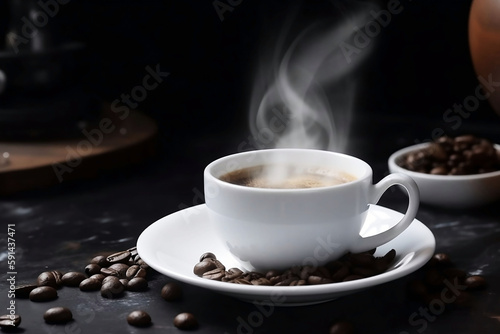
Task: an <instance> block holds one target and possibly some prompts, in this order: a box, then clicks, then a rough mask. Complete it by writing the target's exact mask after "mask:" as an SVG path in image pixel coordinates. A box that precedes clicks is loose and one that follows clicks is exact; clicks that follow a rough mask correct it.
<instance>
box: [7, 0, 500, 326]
mask: <svg viewBox="0 0 500 334" xmlns="http://www.w3.org/2000/svg"><path fill="white" fill-rule="evenodd" d="M238 2H239V1H234V2H233V3H238ZM470 2H471V1H469V0H461V1H451V0H450V1H440V2H435V1H430V0H423V1H416V0H414V1H410V0H407V1H401V3H402V5H403V6H404V8H405V10H404V11H403V12H402V13H401V14H400V15H399V16H397V17H394V20H393V21H392V23H391V25H389V26H388V27H387V29H386V30H384V31H383V32H381V34H380V35H379V36H377V38H376V40H374V41H376V42H377V43H376V45H377V47H376V49H375V51H374V52H373V54H372V56H371V57H369V58H368V60H367V63H366V64H365V66H364V67H363V68H362V69H360V72H359V73H358V74H359V80H358V85H357V94H356V95H355V100H354V113H353V123H352V124H351V131H350V137H349V138H348V143H349V146H348V149H347V152H348V153H351V154H353V155H356V156H359V157H361V158H362V159H364V160H366V161H367V162H368V163H370V164H371V165H372V166H373V168H374V182H376V181H378V180H380V179H381V178H382V177H383V176H384V175H385V174H386V173H387V172H388V168H387V164H386V161H387V158H388V157H389V155H390V154H391V153H392V152H394V151H396V150H397V149H399V148H402V147H404V146H408V145H412V144H414V143H416V142H421V141H424V140H428V139H430V138H431V136H432V133H433V131H434V130H435V129H440V128H442V129H444V130H445V131H446V132H449V133H451V134H455V133H473V134H476V135H478V136H485V137H488V138H490V139H492V140H493V141H495V142H497V143H498V142H500V135H499V134H500V131H499V130H500V118H499V117H498V116H497V115H495V113H494V112H493V111H492V110H491V108H490V107H489V106H488V104H487V103H482V104H481V105H480V106H479V107H478V109H477V110H475V111H474V112H473V113H471V115H470V117H467V118H463V119H461V121H462V122H461V124H460V126H459V127H458V128H452V127H451V125H454V124H451V123H447V122H445V120H444V119H443V114H444V112H445V111H446V110H447V109H448V108H452V106H453V105H454V104H455V103H463V101H464V99H465V98H466V97H467V96H470V95H472V94H474V91H475V88H476V87H477V84H478V82H477V78H476V77H475V75H474V72H473V68H472V64H471V61H470V56H469V52H468V43H467V16H468V7H469V6H470ZM307 3H308V4H309V5H308V6H307V8H306V9H304V10H303V11H301V16H300V20H297V22H298V23H299V22H301V23H304V24H303V25H301V24H298V28H297V29H298V30H300V27H304V26H307V23H308V22H314V21H315V20H316V19H318V18H325V17H329V15H331V20H337V19H338V17H339V15H340V14H339V13H340V12H339V8H341V7H342V6H340V5H339V4H343V5H344V6H347V4H348V3H352V2H346V1H308V2H307ZM334 3H336V5H335V6H332V4H334ZM363 3H364V2H361V1H358V2H356V4H359V5H362V4H363ZM372 3H373V2H372ZM377 3H378V4H379V5H380V6H381V7H380V8H384V7H385V6H386V5H387V2H386V1H377ZM365 4H366V3H365ZM0 6H3V7H2V11H0V15H5V11H4V9H5V8H4V7H5V4H1V5H0ZM339 6H340V7H339ZM288 9H289V8H285V7H284V5H283V3H282V2H276V1H242V2H241V3H240V4H239V5H238V6H235V7H234V10H233V11H231V12H227V13H226V14H227V16H226V17H225V20H224V21H220V19H219V18H218V16H217V14H216V12H215V10H214V7H213V1H202V2H199V3H198V2H197V3H194V2H193V3H188V2H183V1H170V2H168V1H160V0H150V1H143V2H137V1H71V2H69V3H68V4H67V5H66V6H65V7H64V10H63V9H61V14H62V15H59V16H57V18H56V19H57V20H58V22H59V23H60V24H61V25H62V27H63V31H62V33H63V34H64V35H65V36H66V37H67V38H68V39H70V40H79V41H80V40H81V41H83V42H85V43H86V44H87V45H88V46H89V50H90V51H91V52H90V55H89V58H88V59H87V62H88V63H87V65H89V66H90V68H91V70H90V71H89V72H88V73H86V76H85V78H84V79H85V80H86V82H87V83H88V84H89V86H90V87H91V88H92V90H93V91H95V92H96V93H97V94H98V95H99V96H100V97H101V98H102V99H103V100H108V101H110V102H111V101H113V100H115V99H118V98H119V97H120V95H121V94H122V93H130V92H131V90H132V89H133V88H134V87H136V86H137V85H139V84H141V82H142V80H143V78H144V75H145V74H146V72H145V67H146V66H151V67H153V68H154V67H155V66H156V64H159V65H160V66H161V70H162V71H168V72H170V75H169V76H168V77H166V78H165V80H164V82H163V83H162V84H161V85H160V86H159V88H158V89H156V90H155V91H154V92H153V91H152V92H148V97H147V99H145V100H144V101H142V102H141V103H140V104H139V106H138V107H139V109H140V110H142V111H144V112H145V113H146V114H148V115H150V116H151V117H153V118H154V119H155V120H157V122H158V124H159V128H160V136H159V139H160V146H161V147H160V150H159V155H158V156H157V157H156V158H155V159H152V160H149V161H147V162H145V163H144V164H143V165H141V166H136V167H131V168H129V169H127V170H120V171H115V172H113V173H109V172H107V173H105V174H102V175H100V176H99V177H98V178H96V179H92V180H85V181H79V182H73V183H63V184H61V185H58V186H56V187H53V188H51V189H46V190H40V191H36V192H29V193H23V194H19V195H16V196H12V197H8V198H1V199H0V236H1V239H0V314H4V313H7V309H6V308H7V307H8V305H9V304H8V303H9V297H8V287H9V286H8V282H7V281H6V280H7V278H8V275H7V274H6V273H7V271H8V267H7V240H6V238H7V226H8V224H15V229H16V234H15V240H16V249H15V252H16V270H17V275H16V281H17V283H18V284H21V283H29V282H33V281H34V280H36V277H37V276H38V274H39V273H40V272H42V271H45V270H48V269H50V270H55V269H59V270H61V271H69V270H83V268H84V267H85V265H86V264H87V263H88V261H89V260H90V259H91V258H92V257H93V256H95V255H97V254H99V253H102V252H114V251H119V250H123V249H126V248H129V247H132V246H133V245H134V244H135V242H136V240H137V238H138V236H139V235H140V233H141V232H142V231H143V230H144V229H145V228H146V227H147V226H149V224H151V223H153V222H154V221H156V220H157V219H159V218H161V217H163V216H165V215H168V214H170V213H173V212H175V211H177V210H179V209H180V208H185V207H189V206H193V205H196V204H201V203H202V202H203V200H202V198H201V197H200V194H201V193H202V190H203V187H202V172H203V168H204V167H205V166H206V165H207V164H208V163H209V162H210V161H212V160H214V159H216V158H218V157H220V156H222V155H225V154H227V153H233V152H237V151H239V150H240V147H242V144H244V143H246V145H243V146H246V147H248V142H249V132H248V127H247V115H248V102H249V101H248V100H249V94H250V92H249V91H250V86H251V82H252V75H253V74H254V72H255V62H256V59H257V53H258V50H259V47H260V46H261V39H260V38H261V37H263V36H264V37H269V36H273V35H275V32H276V31H275V30H273V29H276V27H280V26H281V24H282V21H283V20H284V18H285V17H286V13H287V12H288ZM63 13H64V14H63ZM346 13H348V12H346ZM0 21H1V22H2V23H1V26H0V29H5V20H0ZM2 42H3V41H2ZM122 106H123V105H122ZM345 126H348V125H345ZM0 150H1V147H0ZM0 153H1V152H0ZM0 168H1V167H0ZM78 168H84V166H80V167H78ZM380 204H381V205H384V206H387V207H390V208H392V209H394V210H397V211H404V210H405V207H406V199H405V197H404V195H403V194H402V193H400V192H399V191H397V190H390V191H388V192H387V193H386V194H385V195H384V196H383V198H382V199H381V202H380ZM417 218H418V219H419V220H420V221H422V222H423V223H424V224H425V225H427V226H428V227H429V228H430V229H431V230H432V232H433V233H434V235H435V237H436V241H437V251H438V252H446V253H448V254H449V255H450V256H451V258H452V260H453V261H454V262H455V264H456V266H457V267H459V268H461V269H463V270H466V271H467V272H469V273H478V274H482V275H484V276H485V277H486V279H487V280H488V282H489V287H488V288H487V289H486V290H484V291H478V292H475V293H473V296H474V303H473V304H472V305H470V306H469V307H466V308H454V307H450V308H449V309H447V310H446V311H445V312H443V313H442V314H439V315H435V316H434V315H432V314H431V315H430V316H428V317H427V318H426V317H425V316H424V315H425V313H424V312H425V308H426V307H427V308H428V307H429V305H423V304H420V303H417V302H415V301H411V300H409V299H408V298H407V296H406V293H405V287H406V284H407V282H408V281H409V280H411V279H412V278H414V277H416V276H419V275H421V274H422V271H418V272H416V273H414V274H412V275H410V276H409V277H404V278H401V279H398V280H396V281H393V282H390V283H387V284H384V285H381V286H377V287H374V288H372V289H369V290H366V291H363V292H359V293H357V294H354V295H351V296H346V297H343V298H340V299H338V300H335V301H331V302H327V303H323V304H318V305H313V306H302V307H289V308H278V307H275V308H269V309H267V310H264V311H262V310H259V308H258V307H257V306H256V305H253V304H250V303H245V302H241V301H239V300H235V299H233V298H230V297H227V296H223V295H219V294H216V293H214V292H211V291H207V290H203V289H201V288H197V287H191V286H188V285H185V284H182V283H181V285H182V287H183V291H184V297H183V299H182V300H181V301H178V302H172V303H169V302H166V301H164V300H163V299H161V297H160V290H161V287H162V286H163V285H164V284H165V283H167V282H169V281H171V279H170V278H168V277H165V276H162V275H160V274H154V275H153V276H152V277H151V279H150V281H149V290H148V291H146V292H134V293H132V292H127V293H125V295H124V296H123V297H122V298H119V299H116V300H107V299H104V298H102V297H101V296H100V295H99V293H98V292H88V293H83V292H80V291H79V290H78V289H77V288H66V287H65V288H62V289H61V290H59V298H58V299H57V300H55V301H51V302H47V303H33V302H30V301H28V300H21V299H16V304H15V305H16V310H17V311H18V313H19V314H20V315H21V316H22V318H23V320H22V324H21V326H20V328H19V329H18V330H17V332H18V333H28V334H29V333H178V332H180V331H179V330H178V329H176V328H174V326H173V318H174V316H175V315H176V314H178V313H180V312H191V313H193V314H194V315H195V316H196V318H197V319H198V322H199V324H200V326H199V328H198V329H197V331H196V332H199V333H328V328H329V326H330V324H331V323H332V322H334V321H336V320H339V319H345V320H348V321H352V322H353V323H354V324H355V327H356V329H357V332H358V333H384V334H385V333H398V334H399V333H412V334H413V333H429V334H431V333H498V332H500V206H499V203H498V202H497V203H494V204H492V205H491V206H488V207H485V208H478V209H474V210H468V211H460V210H444V209H440V208H434V207H429V206H424V205H422V206H421V208H420V209H419V212H418V215H417ZM58 305H60V306H66V307H69V308H70V309H71V310H72V311H73V315H74V318H75V320H74V321H73V322H72V323H69V324H67V325H66V326H64V325H57V326H56V325H47V324H45V323H44V321H43V312H44V311H45V310H46V309H48V308H50V307H53V306H58ZM135 309H144V310H146V311H147V312H149V313H150V315H151V317H152V321H153V325H152V326H151V327H149V328H140V329H138V328H134V327H131V326H129V325H128V324H127V322H126V315H127V314H128V313H129V312H131V311H133V310H135ZM415 314H416V316H415ZM412 319H413V320H412ZM243 323H245V324H247V325H242V324H243Z"/></svg>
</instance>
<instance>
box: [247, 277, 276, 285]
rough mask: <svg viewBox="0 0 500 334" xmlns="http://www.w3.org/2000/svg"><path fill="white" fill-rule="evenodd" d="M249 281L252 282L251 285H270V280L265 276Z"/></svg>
mask: <svg viewBox="0 0 500 334" xmlns="http://www.w3.org/2000/svg"><path fill="white" fill-rule="evenodd" d="M250 283H252V284H253V285H271V282H270V281H269V280H268V279H267V278H265V277H260V278H257V279H254V280H252V281H250Z"/></svg>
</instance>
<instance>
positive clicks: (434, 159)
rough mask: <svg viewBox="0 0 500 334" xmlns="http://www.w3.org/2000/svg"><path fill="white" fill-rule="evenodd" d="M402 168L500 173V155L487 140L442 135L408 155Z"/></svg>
mask: <svg viewBox="0 0 500 334" xmlns="http://www.w3.org/2000/svg"><path fill="white" fill-rule="evenodd" d="M398 164H399V166H401V167H403V168H405V169H408V170H411V171H414V172H420V173H427V174H435V175H471V174H482V173H488V172H493V171H497V170H500V152H499V151H497V150H496V149H495V146H494V145H493V144H492V143H491V142H490V141H489V140H487V139H485V138H479V137H476V136H474V135H463V136H458V137H455V138H452V137H448V136H443V137H440V138H438V139H436V140H435V141H433V142H432V143H430V144H429V146H427V147H425V148H423V149H420V150H416V151H413V152H410V153H408V154H407V155H406V156H404V157H403V159H402V161H399V162H398Z"/></svg>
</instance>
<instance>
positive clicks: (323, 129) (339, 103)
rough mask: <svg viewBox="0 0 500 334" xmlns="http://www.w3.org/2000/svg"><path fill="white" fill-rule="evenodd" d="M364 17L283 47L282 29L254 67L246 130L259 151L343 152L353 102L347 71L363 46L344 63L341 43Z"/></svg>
mask: <svg viewBox="0 0 500 334" xmlns="http://www.w3.org/2000/svg"><path fill="white" fill-rule="evenodd" d="M366 18H367V13H362V14H358V15H355V16H351V17H350V19H348V20H346V21H345V22H342V23H340V24H338V23H337V24H336V25H335V26H334V27H325V26H324V25H322V24H315V25H313V26H311V27H309V28H307V29H306V30H304V31H303V32H302V33H300V34H299V36H298V37H297V38H295V39H294V40H293V42H292V43H290V44H289V45H285V40H286V35H287V33H288V31H287V30H288V28H289V26H288V27H285V28H284V31H282V33H281V34H280V36H279V37H278V39H277V40H276V41H275V43H274V45H275V48H274V49H272V50H271V53H270V54H264V57H263V58H262V59H261V61H260V64H259V70H258V71H257V77H256V80H255V81H254V86H253V91H252V96H251V101H250V113H249V117H250V130H251V132H252V136H253V137H254V138H255V139H256V141H257V144H258V145H259V148H287V147H288V148H312V149H324V150H331V151H339V152H342V151H344V150H345V149H346V146H347V138H348V134H349V127H350V123H351V117H352V105H353V100H354V90H355V85H354V76H353V71H354V70H355V69H356V68H357V67H358V66H359V64H360V63H361V62H362V61H363V59H365V58H366V57H367V56H368V54H369V53H370V52H369V51H370V50H369V49H370V48H369V47H367V48H365V49H362V50H360V52H359V53H358V54H356V57H355V58H353V59H352V60H351V59H347V58H346V57H345V52H343V50H342V49H341V47H340V46H341V44H342V43H348V42H349V41H352V39H353V35H354V34H356V32H357V31H358V30H357V28H358V27H362V26H363V24H364V23H365V22H366Z"/></svg>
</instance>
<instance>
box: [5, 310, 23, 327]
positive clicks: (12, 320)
mask: <svg viewBox="0 0 500 334" xmlns="http://www.w3.org/2000/svg"><path fill="white" fill-rule="evenodd" d="M20 324H21V316H20V315H17V314H4V315H0V328H5V329H9V328H15V327H18V326H19V325H20Z"/></svg>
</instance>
